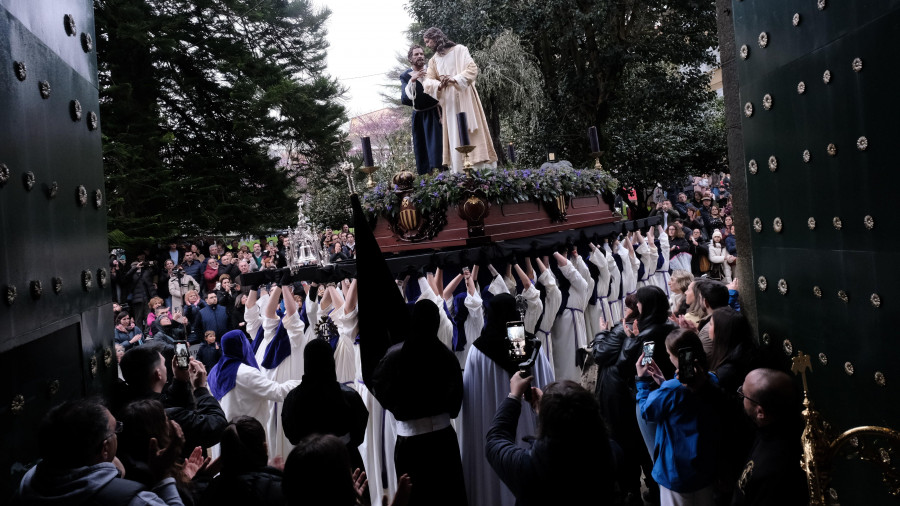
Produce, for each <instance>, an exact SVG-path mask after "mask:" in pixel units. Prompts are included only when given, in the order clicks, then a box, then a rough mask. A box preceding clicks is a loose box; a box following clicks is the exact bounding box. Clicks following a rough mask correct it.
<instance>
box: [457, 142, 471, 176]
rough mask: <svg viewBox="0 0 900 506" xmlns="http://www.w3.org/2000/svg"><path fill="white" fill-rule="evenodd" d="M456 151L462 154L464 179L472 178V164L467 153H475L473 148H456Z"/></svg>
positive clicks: (467, 146) (468, 146) (469, 146)
mask: <svg viewBox="0 0 900 506" xmlns="http://www.w3.org/2000/svg"><path fill="white" fill-rule="evenodd" d="M456 150H457V151H459V152H460V153H462V154H463V171H465V173H466V177H472V162H471V161H470V160H469V153H471V152H472V151H475V146H472V145H466V146H458V147H457V148H456Z"/></svg>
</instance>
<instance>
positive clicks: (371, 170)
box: [359, 167, 378, 188]
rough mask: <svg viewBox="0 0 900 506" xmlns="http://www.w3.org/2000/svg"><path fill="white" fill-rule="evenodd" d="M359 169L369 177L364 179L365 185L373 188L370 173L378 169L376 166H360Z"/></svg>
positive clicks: (373, 183)
mask: <svg viewBox="0 0 900 506" xmlns="http://www.w3.org/2000/svg"><path fill="white" fill-rule="evenodd" d="M359 170H360V171H361V172H364V173H365V174H366V175H367V176H369V178H368V179H367V180H366V187H367V188H375V180H374V179H372V174H373V173H374V172H375V171H376V170H378V167H360V168H359Z"/></svg>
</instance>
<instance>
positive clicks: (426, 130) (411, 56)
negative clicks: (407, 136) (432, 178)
mask: <svg viewBox="0 0 900 506" xmlns="http://www.w3.org/2000/svg"><path fill="white" fill-rule="evenodd" d="M406 57H407V59H408V60H409V63H410V64H411V65H412V68H410V69H407V70H406V72H404V73H403V74H401V75H400V83H401V86H400V101H401V102H402V103H403V105H408V106H411V107H412V108H413V114H412V138H413V151H414V152H415V155H416V170H417V172H418V173H419V174H427V173H429V172H431V171H432V169H436V168H440V167H441V166H442V165H443V148H444V139H443V130H442V127H441V107H440V105H439V104H438V101H437V99H435V97H432V96H431V95H428V94H427V93H425V89H424V88H423V87H422V83H421V82H420V80H424V79H425V74H426V71H427V69H426V68H425V52H424V50H423V49H422V47H421V46H418V45H414V46H412V47H410V48H409V52H408V53H407V54H406Z"/></svg>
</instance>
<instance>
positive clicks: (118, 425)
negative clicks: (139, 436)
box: [106, 420, 124, 439]
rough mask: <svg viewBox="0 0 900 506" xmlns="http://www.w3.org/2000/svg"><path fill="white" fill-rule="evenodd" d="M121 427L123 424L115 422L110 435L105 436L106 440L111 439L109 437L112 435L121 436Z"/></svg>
mask: <svg viewBox="0 0 900 506" xmlns="http://www.w3.org/2000/svg"><path fill="white" fill-rule="evenodd" d="M123 425H124V424H123V423H122V422H120V421H118V420H116V428H115V429H113V431H112V432H110V433H109V434H108V435H107V436H106V439H109V438H111V437H112V436H113V434H121V433H122V427H123Z"/></svg>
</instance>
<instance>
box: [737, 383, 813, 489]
mask: <svg viewBox="0 0 900 506" xmlns="http://www.w3.org/2000/svg"><path fill="white" fill-rule="evenodd" d="M739 395H740V397H741V400H742V402H743V408H744V411H745V412H746V414H747V416H749V417H750V419H751V420H752V421H753V423H754V425H755V426H756V439H755V441H754V442H753V446H752V448H751V450H750V454H749V457H748V458H747V460H746V461H745V462H746V464H745V466H744V471H743V472H742V473H741V478H740V480H738V481H737V486H736V487H735V489H734V495H733V497H732V503H731V504H732V505H733V506H751V505H752V506H765V505H770V504H783V505H786V506H800V505H806V504H809V492H808V488H807V486H806V475H805V474H804V472H803V470H802V468H801V467H800V466H798V465H797V459H798V456H799V455H801V454H802V453H803V449H802V446H801V438H800V435H801V433H802V432H803V422H802V419H801V418H800V416H799V413H800V410H801V406H800V396H799V395H798V394H797V389H796V387H795V386H794V382H793V380H792V379H791V377H790V376H788V375H787V374H786V373H784V372H781V371H776V370H773V369H754V370H753V371H751V372H750V373H749V374H747V377H746V378H745V379H744V383H743V385H741V391H740V392H739Z"/></svg>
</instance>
